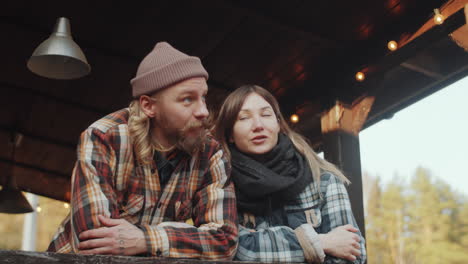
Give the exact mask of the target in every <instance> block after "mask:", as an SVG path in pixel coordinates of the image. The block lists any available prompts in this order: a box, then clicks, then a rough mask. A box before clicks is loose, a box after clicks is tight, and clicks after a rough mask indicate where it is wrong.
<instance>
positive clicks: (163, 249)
mask: <svg viewBox="0 0 468 264" xmlns="http://www.w3.org/2000/svg"><path fill="white" fill-rule="evenodd" d="M140 227H141V229H142V230H143V233H144V234H145V239H146V246H147V248H148V252H149V253H150V254H151V255H153V256H158V257H169V239H168V237H167V233H166V230H164V228H162V227H158V226H151V225H142V226H140Z"/></svg>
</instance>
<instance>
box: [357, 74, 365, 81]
mask: <svg viewBox="0 0 468 264" xmlns="http://www.w3.org/2000/svg"><path fill="white" fill-rule="evenodd" d="M364 79H366V75H364V73H363V72H357V73H356V80H357V81H359V82H362V81H364Z"/></svg>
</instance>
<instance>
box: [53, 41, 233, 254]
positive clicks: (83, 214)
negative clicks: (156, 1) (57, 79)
mask: <svg viewBox="0 0 468 264" xmlns="http://www.w3.org/2000/svg"><path fill="white" fill-rule="evenodd" d="M207 79H208V73H207V72H206V70H205V69H204V68H203V66H202V64H201V62H200V59H199V58H197V57H191V56H188V55H186V54H184V53H182V52H180V51H178V50H176V49H175V48H173V47H172V46H170V45H169V44H168V43H165V42H161V43H157V44H156V46H155V48H154V49H153V50H152V51H151V52H150V53H149V54H148V55H147V56H146V57H145V58H144V59H143V61H142V62H141V64H140V66H139V67H138V71H137V74H136V77H135V78H134V79H132V80H131V84H132V93H133V97H134V100H133V101H132V103H131V104H130V107H129V108H126V109H122V110H120V111H117V112H115V113H112V114H110V115H108V116H106V117H104V118H102V119H100V120H98V121H96V122H95V123H93V124H92V125H91V126H90V127H89V128H88V129H86V130H85V131H84V132H83V133H82V135H81V138H80V142H79V144H78V150H77V154H78V160H77V162H76V165H75V168H74V170H73V176H72V197H71V213H70V215H69V216H68V217H67V218H66V219H65V220H64V222H63V224H62V225H61V227H60V228H59V231H58V233H57V234H56V235H55V237H54V239H53V241H52V242H51V244H50V246H49V251H56V252H77V253H83V254H112V255H140V254H143V255H145V254H148V255H155V256H162V257H174V258H201V259H208V260H226V259H231V258H232V257H233V255H234V253H235V249H236V246H237V225H236V221H237V219H236V215H237V212H236V201H235V195H234V189H233V188H234V187H233V184H232V183H231V181H230V179H229V176H228V175H229V172H230V171H229V170H230V169H229V165H228V163H227V160H226V159H225V156H224V153H223V151H222V150H221V148H220V146H219V144H218V143H217V142H216V141H214V140H213V139H212V138H211V136H209V135H206V134H207V133H206V131H207V124H206V123H207V122H206V119H207V117H208V110H207V108H206V104H205V95H206V93H207V91H208V87H207V84H206V80H207Z"/></svg>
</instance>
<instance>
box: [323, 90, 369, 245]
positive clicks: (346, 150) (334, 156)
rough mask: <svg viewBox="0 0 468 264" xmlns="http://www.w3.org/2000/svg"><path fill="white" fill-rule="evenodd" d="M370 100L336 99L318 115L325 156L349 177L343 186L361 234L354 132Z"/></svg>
mask: <svg viewBox="0 0 468 264" xmlns="http://www.w3.org/2000/svg"><path fill="white" fill-rule="evenodd" d="M374 100H375V98H374V97H363V98H360V99H359V100H357V101H356V102H355V103H353V104H352V105H351V106H346V105H344V104H342V103H340V102H337V103H336V105H335V106H334V107H332V108H331V109H330V110H328V111H327V112H325V113H323V114H322V117H321V125H322V134H323V144H322V149H323V152H324V154H325V159H326V160H328V161H329V162H331V163H333V164H335V165H337V166H338V167H339V168H340V169H341V170H342V171H343V172H344V174H345V175H346V177H348V179H349V180H350V181H351V184H350V185H349V186H347V189H348V193H349V198H350V201H351V208H352V210H353V214H354V217H355V218H356V221H357V224H358V226H359V229H360V230H361V232H362V234H363V236H365V232H366V230H365V221H364V201H363V194H362V175H361V158H360V150H359V137H358V135H359V131H360V130H361V128H362V126H363V124H364V123H365V121H366V118H367V115H368V113H369V111H370V109H371V107H372V104H373V102H374Z"/></svg>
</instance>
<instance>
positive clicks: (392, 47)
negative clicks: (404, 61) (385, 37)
mask: <svg viewBox="0 0 468 264" xmlns="http://www.w3.org/2000/svg"><path fill="white" fill-rule="evenodd" d="M387 47H388V49H389V50H391V51H395V50H396V49H398V43H397V42H396V41H394V40H391V41H389V42H388V44H387Z"/></svg>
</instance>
